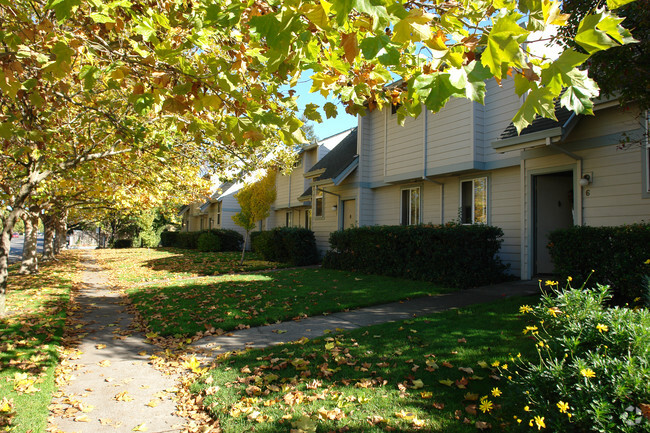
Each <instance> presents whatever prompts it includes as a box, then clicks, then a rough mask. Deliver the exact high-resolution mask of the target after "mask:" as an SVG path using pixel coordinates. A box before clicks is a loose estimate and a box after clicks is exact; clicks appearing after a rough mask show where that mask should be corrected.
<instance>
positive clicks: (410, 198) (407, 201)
mask: <svg viewBox="0 0 650 433" xmlns="http://www.w3.org/2000/svg"><path fill="white" fill-rule="evenodd" d="M401 206H402V217H401V221H400V224H402V225H403V226H408V225H414V224H420V187H419V186H415V187H411V188H404V189H402V203H401Z"/></svg>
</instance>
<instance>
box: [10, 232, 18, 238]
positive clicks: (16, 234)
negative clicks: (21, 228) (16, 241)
mask: <svg viewBox="0 0 650 433" xmlns="http://www.w3.org/2000/svg"><path fill="white" fill-rule="evenodd" d="M18 235H19V234H18V233H14V234H13V235H12V236H11V237H12V238H17V237H18Z"/></svg>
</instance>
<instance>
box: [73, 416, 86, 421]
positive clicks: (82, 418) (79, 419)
mask: <svg viewBox="0 0 650 433" xmlns="http://www.w3.org/2000/svg"><path fill="white" fill-rule="evenodd" d="M74 420H75V421H76V422H90V418H88V415H80V416H78V417H76V418H75V419H74Z"/></svg>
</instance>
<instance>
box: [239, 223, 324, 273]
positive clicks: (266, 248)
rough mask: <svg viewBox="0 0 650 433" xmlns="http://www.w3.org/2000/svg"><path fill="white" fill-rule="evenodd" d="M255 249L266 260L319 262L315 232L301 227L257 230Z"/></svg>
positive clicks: (302, 263)
mask: <svg viewBox="0 0 650 433" xmlns="http://www.w3.org/2000/svg"><path fill="white" fill-rule="evenodd" d="M256 233H258V234H256V235H255V237H254V238H253V237H252V236H251V237H252V238H253V239H254V240H253V241H252V246H253V251H255V252H256V253H258V254H260V255H261V256H262V257H263V258H264V260H270V261H274V262H283V263H290V264H292V265H295V266H305V265H312V264H314V263H318V250H317V249H316V238H314V232H312V231H311V230H308V229H305V228H299V227H276V228H274V229H273V230H269V231H263V232H256Z"/></svg>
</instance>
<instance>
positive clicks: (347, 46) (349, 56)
mask: <svg viewBox="0 0 650 433" xmlns="http://www.w3.org/2000/svg"><path fill="white" fill-rule="evenodd" d="M341 46H342V47H343V52H344V53H345V60H347V62H348V63H354V59H355V57H357V54H359V45H358V43H357V34H356V33H355V32H352V33H343V34H341Z"/></svg>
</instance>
